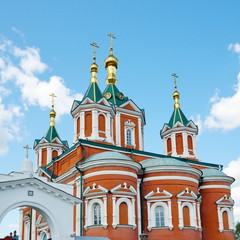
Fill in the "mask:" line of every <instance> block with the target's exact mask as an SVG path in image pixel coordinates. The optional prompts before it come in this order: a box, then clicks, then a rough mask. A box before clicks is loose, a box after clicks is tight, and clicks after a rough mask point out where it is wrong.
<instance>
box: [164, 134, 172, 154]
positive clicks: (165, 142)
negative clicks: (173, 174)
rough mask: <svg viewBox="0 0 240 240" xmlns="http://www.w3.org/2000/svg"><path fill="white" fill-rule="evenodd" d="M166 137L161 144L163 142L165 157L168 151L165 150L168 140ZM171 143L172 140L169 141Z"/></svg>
mask: <svg viewBox="0 0 240 240" xmlns="http://www.w3.org/2000/svg"><path fill="white" fill-rule="evenodd" d="M168 137H169V136H167V137H164V138H163V142H164V154H165V155H167V154H168V149H167V140H168ZM171 143H172V139H171Z"/></svg>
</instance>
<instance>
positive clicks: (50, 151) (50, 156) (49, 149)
mask: <svg viewBox="0 0 240 240" xmlns="http://www.w3.org/2000/svg"><path fill="white" fill-rule="evenodd" d="M51 161H52V149H51V148H50V147H48V148H47V164H48V163H50V162H51Z"/></svg>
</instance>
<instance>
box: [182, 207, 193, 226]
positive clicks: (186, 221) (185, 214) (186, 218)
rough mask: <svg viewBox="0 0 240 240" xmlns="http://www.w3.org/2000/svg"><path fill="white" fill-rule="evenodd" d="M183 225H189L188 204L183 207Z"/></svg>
mask: <svg viewBox="0 0 240 240" xmlns="http://www.w3.org/2000/svg"><path fill="white" fill-rule="evenodd" d="M183 226H184V227H190V226H191V222H190V211H189V207H188V206H185V207H184V208H183Z"/></svg>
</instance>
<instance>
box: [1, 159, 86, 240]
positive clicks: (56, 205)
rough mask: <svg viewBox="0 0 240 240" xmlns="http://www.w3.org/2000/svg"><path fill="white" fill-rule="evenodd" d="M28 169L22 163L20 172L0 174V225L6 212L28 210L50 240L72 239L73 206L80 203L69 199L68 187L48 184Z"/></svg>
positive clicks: (76, 199) (71, 198)
mask: <svg viewBox="0 0 240 240" xmlns="http://www.w3.org/2000/svg"><path fill="white" fill-rule="evenodd" d="M30 165H31V162H30V160H28V159H26V160H24V164H23V170H22V171H21V172H12V173H10V174H8V175H3V174H0V222H1V221H2V219H3V218H4V216H5V215H6V214H7V213H8V212H9V211H10V210H12V209H14V208H17V207H24V206H28V207H31V208H33V209H35V210H36V211H38V212H39V213H40V214H41V215H42V216H43V217H44V218H45V219H46V221H47V223H48V225H49V227H50V231H51V237H52V239H53V240H70V239H73V238H72V237H71V235H72V234H73V206H74V205H75V204H78V203H80V202H81V200H80V199H78V198H76V197H74V196H73V195H72V194H73V187H72V186H71V185H67V184H59V183H53V182H48V181H47V179H46V178H44V177H39V176H38V175H37V174H35V173H33V172H32V170H31V166H30ZM29 166H30V167H29ZM63 209H64V211H62V210H63Z"/></svg>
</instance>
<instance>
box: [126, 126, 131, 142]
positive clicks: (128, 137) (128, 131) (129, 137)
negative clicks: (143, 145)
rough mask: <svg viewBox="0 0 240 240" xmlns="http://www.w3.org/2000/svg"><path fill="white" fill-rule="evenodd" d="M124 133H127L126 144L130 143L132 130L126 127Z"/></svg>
mask: <svg viewBox="0 0 240 240" xmlns="http://www.w3.org/2000/svg"><path fill="white" fill-rule="evenodd" d="M126 134H127V145H132V130H131V129H130V128H128V129H127V132H126Z"/></svg>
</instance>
